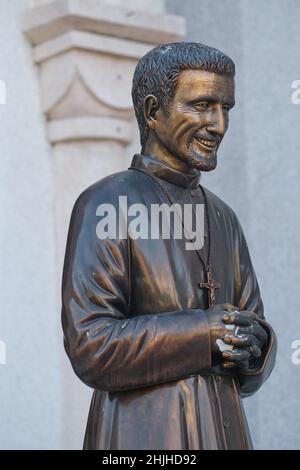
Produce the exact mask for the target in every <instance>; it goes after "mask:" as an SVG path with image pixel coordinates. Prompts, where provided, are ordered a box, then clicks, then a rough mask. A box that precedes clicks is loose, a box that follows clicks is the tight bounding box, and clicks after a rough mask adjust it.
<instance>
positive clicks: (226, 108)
mask: <svg viewBox="0 0 300 470" xmlns="http://www.w3.org/2000/svg"><path fill="white" fill-rule="evenodd" d="M223 109H224V111H227V112H228V111H230V109H231V107H230V106H229V104H223Z"/></svg>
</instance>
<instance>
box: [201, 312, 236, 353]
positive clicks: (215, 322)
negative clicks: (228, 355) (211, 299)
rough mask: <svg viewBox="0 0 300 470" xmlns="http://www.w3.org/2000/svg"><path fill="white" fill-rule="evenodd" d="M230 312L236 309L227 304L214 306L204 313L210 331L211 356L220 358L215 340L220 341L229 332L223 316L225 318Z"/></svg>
mask: <svg viewBox="0 0 300 470" xmlns="http://www.w3.org/2000/svg"><path fill="white" fill-rule="evenodd" d="M232 310H236V307H234V306H233V305H231V304H228V303H227V304H219V305H214V306H213V307H211V308H209V309H208V310H207V311H206V313H207V319H208V324H209V330H210V343H211V353H212V355H217V356H219V357H222V355H221V351H220V349H219V347H218V345H217V340H222V339H223V338H224V337H225V335H226V334H227V333H228V332H229V330H228V329H227V328H226V323H225V321H224V316H226V315H227V314H228V312H231V311H232Z"/></svg>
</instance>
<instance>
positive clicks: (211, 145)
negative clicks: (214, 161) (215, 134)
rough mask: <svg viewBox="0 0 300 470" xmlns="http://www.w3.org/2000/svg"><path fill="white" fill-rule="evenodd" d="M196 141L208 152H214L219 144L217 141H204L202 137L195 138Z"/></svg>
mask: <svg viewBox="0 0 300 470" xmlns="http://www.w3.org/2000/svg"><path fill="white" fill-rule="evenodd" d="M195 140H196V142H198V143H199V144H200V145H201V146H202V147H204V148H205V149H206V150H214V149H216V148H217V146H218V142H217V141H216V140H208V139H202V138H200V137H195Z"/></svg>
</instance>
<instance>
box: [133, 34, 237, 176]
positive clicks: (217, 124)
mask: <svg viewBox="0 0 300 470" xmlns="http://www.w3.org/2000/svg"><path fill="white" fill-rule="evenodd" d="M234 73H235V67H234V63H233V61H232V60H231V59H230V58H229V57H228V56H226V55H225V54H223V53H222V52H221V51H219V50H217V49H214V48H213V47H209V46H205V45H203V44H199V43H188V42H178V43H171V44H163V45H161V46H158V47H156V48H154V49H152V50H151V51H149V52H148V53H147V54H146V55H145V56H144V57H142V58H141V59H140V61H139V63H138V64H137V66H136V69H135V73H134V77H133V84H132V99H133V104H134V109H135V114H136V117H137V121H138V125H139V129H140V136H141V145H142V153H149V150H150V152H151V151H153V149H154V150H155V152H154V153H159V152H163V153H164V154H168V155H169V156H170V155H171V156H172V157H173V158H177V159H178V158H179V159H180V160H183V161H185V162H186V163H188V164H189V166H192V167H195V168H198V169H200V170H202V171H209V170H212V169H214V168H215V167H216V164H217V149H218V147H219V145H220V142H221V140H222V138H223V136H224V134H225V132H226V130H227V128H228V113H229V110H230V109H231V108H232V106H233V105H234Z"/></svg>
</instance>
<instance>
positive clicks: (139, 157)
mask: <svg viewBox="0 0 300 470" xmlns="http://www.w3.org/2000/svg"><path fill="white" fill-rule="evenodd" d="M130 168H136V169H140V170H143V171H146V172H147V173H150V174H151V175H153V176H156V177H157V178H161V179H163V180H165V181H168V183H172V184H175V185H177V186H182V187H183V188H189V189H193V188H196V187H197V186H198V185H199V182H200V176H201V173H200V171H198V170H195V169H193V171H192V172H191V173H182V172H180V171H179V170H176V169H175V168H173V167H172V166H170V165H168V164H167V163H165V162H162V161H161V160H157V159H156V158H154V157H153V156H151V155H143V154H139V153H137V154H135V155H134V156H133V159H132V162H131V165H130Z"/></svg>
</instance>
